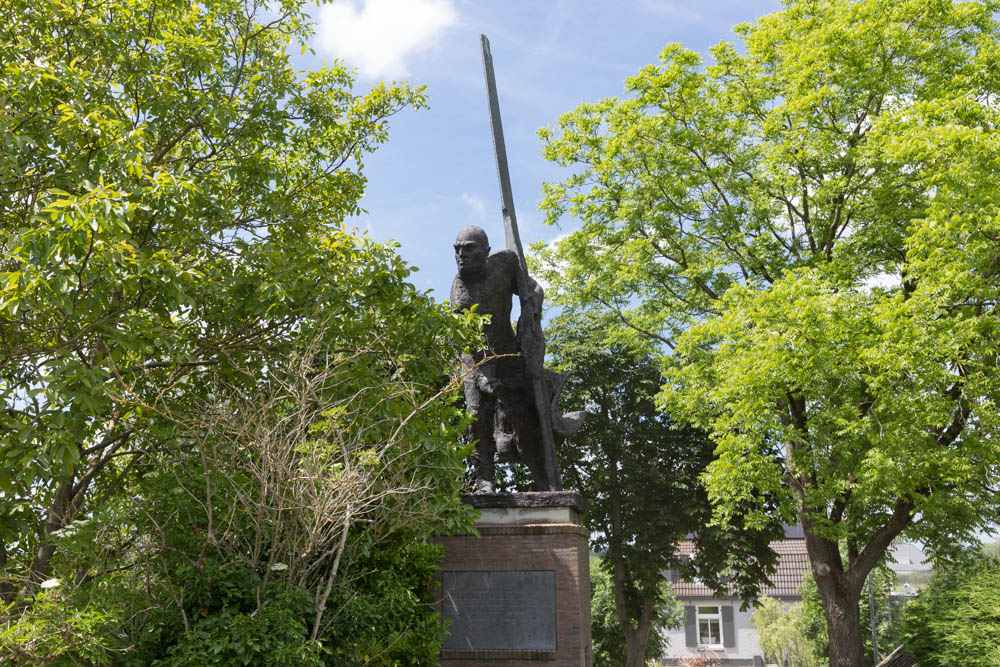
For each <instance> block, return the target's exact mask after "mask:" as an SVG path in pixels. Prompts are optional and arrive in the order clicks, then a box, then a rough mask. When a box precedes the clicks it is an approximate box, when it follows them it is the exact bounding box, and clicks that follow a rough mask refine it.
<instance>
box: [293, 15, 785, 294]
mask: <svg viewBox="0 0 1000 667" xmlns="http://www.w3.org/2000/svg"><path fill="white" fill-rule="evenodd" d="M778 8H779V3H778V1H777V0H713V1H712V2H704V3H683V2H675V1H673V0H624V1H614V2H609V1H600V0H503V1H486V0H335V1H334V2H333V3H332V4H330V5H324V6H323V7H320V8H319V9H318V10H316V13H315V16H316V19H317V34H316V37H315V38H314V40H313V42H312V44H311V46H312V47H313V49H314V50H315V52H316V55H315V57H308V56H307V57H306V58H302V59H298V64H299V65H300V66H302V67H317V66H319V65H320V64H321V62H322V61H327V62H329V61H331V60H332V59H334V58H339V59H341V60H343V61H344V62H346V63H347V64H348V65H349V66H351V67H353V68H355V69H357V71H358V74H359V81H358V87H357V89H358V91H361V90H363V89H365V88H367V87H369V86H370V85H371V84H372V83H373V82H376V81H379V80H386V81H391V80H406V81H408V82H410V83H411V84H424V85H426V86H427V92H428V94H429V96H430V105H431V108H430V109H429V110H423V111H419V112H414V111H405V112H403V113H401V114H400V115H398V116H396V117H395V118H393V119H392V122H391V130H390V139H389V142H388V144H386V145H385V146H383V147H382V148H381V149H380V150H379V151H378V152H377V153H376V154H374V155H372V156H370V157H369V158H368V160H367V163H366V165H365V167H366V174H367V176H368V179H369V185H368V190H367V193H366V195H365V197H364V199H363V201H362V206H363V207H364V208H365V209H366V210H367V211H368V213H367V214H366V215H362V216H361V217H358V218H354V219H352V220H350V221H349V222H348V224H349V225H351V226H356V227H358V228H359V229H361V230H363V231H367V233H368V234H369V235H370V236H371V237H372V238H374V239H376V240H379V241H387V240H390V239H392V240H395V241H397V242H398V243H399V244H400V248H399V252H400V254H401V255H402V256H403V258H404V259H406V260H407V261H408V262H409V263H410V264H412V265H414V266H416V267H418V268H419V269H420V271H419V272H418V273H416V274H414V276H413V278H412V280H413V282H414V284H415V285H416V286H417V287H418V288H420V289H422V290H432V291H433V293H434V296H435V297H436V298H438V299H442V300H443V299H446V298H447V296H448V291H449V289H450V286H451V280H452V277H453V276H454V273H455V265H454V261H453V257H452V251H451V244H452V242H453V241H454V238H455V234H456V233H457V232H458V230H459V229H460V228H461V227H463V226H464V225H468V224H476V225H479V226H481V227H483V228H484V229H486V232H487V234H488V235H489V237H490V241H491V244H492V245H493V248H494V250H496V249H498V248H500V247H502V246H503V221H502V218H501V216H500V195H499V186H498V184H497V175H496V165H495V163H494V157H493V145H492V140H491V135H490V127H489V116H488V113H487V106H486V93H485V85H484V83H483V73H482V63H481V58H480V50H479V35H480V33H485V34H486V35H487V36H488V37H489V39H490V44H491V51H492V54H493V61H494V68H495V71H496V78H497V88H498V93H499V98H500V107H501V112H502V116H503V126H504V135H505V139H506V143H507V155H508V160H509V162H510V171H511V181H512V188H513V192H514V200H515V207H516V211H517V218H518V223H519V227H520V232H521V240H522V242H523V243H524V244H525V246H527V245H528V244H529V243H531V242H534V241H538V240H541V239H546V240H550V239H552V238H555V237H556V236H558V235H559V234H560V233H563V232H564V231H566V227H565V226H564V228H563V229H562V230H560V229H557V228H552V227H546V226H544V225H543V224H542V214H541V213H540V211H539V210H538V201H539V199H540V197H541V186H542V182H543V181H555V180H560V179H562V178H564V177H565V176H567V175H568V173H569V172H567V171H566V170H563V169H560V168H558V167H556V166H555V165H552V164H550V163H548V162H546V161H545V160H543V159H542V156H541V147H542V145H541V142H540V141H539V139H538V138H537V135H536V132H537V130H538V129H539V128H541V127H544V126H549V125H554V124H555V122H556V119H557V118H558V116H559V115H560V114H562V113H565V112H567V111H570V110H572V109H573V108H574V107H575V106H576V105H578V104H580V103H582V102H591V101H596V100H599V99H603V98H605V97H609V96H618V95H621V94H622V92H623V90H624V81H625V78H626V77H628V76H630V75H632V74H634V73H635V72H636V71H637V70H638V69H639V68H640V67H641V66H643V65H645V64H647V63H651V62H655V61H656V59H657V57H658V55H659V53H660V51H661V50H662V49H663V47H664V46H665V45H666V44H667V43H670V42H681V43H683V44H685V45H686V46H687V47H688V48H692V49H695V50H696V51H699V52H700V53H703V54H704V53H707V49H708V47H709V46H710V45H712V44H715V43H717V42H719V41H720V40H733V38H734V37H733V33H732V26H734V25H736V24H737V23H741V22H744V21H752V20H754V19H755V18H756V17H758V16H761V15H763V14H766V13H769V12H772V11H775V10H777V9H778Z"/></svg>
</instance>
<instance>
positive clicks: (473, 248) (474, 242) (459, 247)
mask: <svg viewBox="0 0 1000 667" xmlns="http://www.w3.org/2000/svg"><path fill="white" fill-rule="evenodd" d="M489 254H490V246H489V244H488V243H487V241H486V239H485V238H484V235H482V234H476V233H473V232H471V231H466V230H462V232H461V233H460V234H459V235H458V238H457V239H455V263H456V264H457V265H458V274H459V275H460V276H462V277H463V278H473V277H476V276H480V275H482V274H483V273H484V272H485V271H486V258H487V257H488V256H489Z"/></svg>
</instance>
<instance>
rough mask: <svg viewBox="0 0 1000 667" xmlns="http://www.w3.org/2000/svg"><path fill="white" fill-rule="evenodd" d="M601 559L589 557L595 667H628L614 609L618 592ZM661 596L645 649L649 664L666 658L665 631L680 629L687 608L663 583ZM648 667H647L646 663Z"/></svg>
mask: <svg viewBox="0 0 1000 667" xmlns="http://www.w3.org/2000/svg"><path fill="white" fill-rule="evenodd" d="M614 588H615V587H614V584H613V583H612V581H611V576H610V575H608V573H607V571H606V569H605V568H604V567H603V565H602V559H601V558H600V557H599V556H591V557H590V614H591V617H592V630H591V637H592V639H593V643H594V667H619V666H620V665H624V664H626V659H627V657H628V646H627V645H626V643H625V635H624V634H622V630H621V622H620V621H619V620H618V612H617V611H616V609H615V590H614ZM660 589H661V590H660V594H659V596H658V597H657V600H656V609H654V610H653V613H652V616H653V618H654V619H655V620H654V622H653V627H652V628H651V629H650V633H649V641H648V643H647V645H646V661H649V660H655V659H656V658H658V657H660V656H661V655H663V650H664V649H665V648H666V641H665V639H666V638H665V637H664V635H663V631H664V630H667V629H669V628H677V627H680V626H681V625H682V624H683V623H684V607H683V605H681V604H680V602H678V601H677V598H675V597H674V594H673V591H672V590H671V589H670V584H669V582H667V581H664V580H661V581H660ZM643 664H645V663H643Z"/></svg>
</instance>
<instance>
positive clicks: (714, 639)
mask: <svg viewBox="0 0 1000 667" xmlns="http://www.w3.org/2000/svg"><path fill="white" fill-rule="evenodd" d="M697 621H698V645H699V646H704V647H706V648H713V649H719V648H722V610H721V609H720V608H719V607H698V616H697Z"/></svg>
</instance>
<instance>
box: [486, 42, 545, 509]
mask: <svg viewBox="0 0 1000 667" xmlns="http://www.w3.org/2000/svg"><path fill="white" fill-rule="evenodd" d="M479 38H480V41H481V43H482V48H483V73H484V74H485V76H486V95H487V101H488V102H489V108H490V128H491V129H492V130H493V151H494V153H495V154H496V160H497V176H498V177H499V179H500V201H501V205H502V207H503V225H504V232H505V234H506V237H507V248H508V249H510V250H513V251H514V252H515V253H517V260H518V263H519V265H520V271H518V277H517V291H518V294H519V295H520V297H521V299H522V300H523V299H524V298H525V297H526V296H527V294H528V264H527V262H526V261H525V259H524V249H523V248H522V247H521V237H520V235H519V234H518V231H517V216H516V215H515V214H514V196H513V194H511V189H510V171H509V170H508V168H507V146H506V144H504V140H503V126H502V125H501V124H500V102H499V100H498V98H497V84H496V78H495V76H494V74H493V56H492V54H491V53H490V41H489V40H488V39H486V35H480V36H479ZM519 324H520V323H519ZM530 325H531V326H532V327H533V328H534V329H535V330H534V331H533V332H532V336H531V337H532V339H533V340H535V341H536V342H537V343H538V344H537V345H536V346H535V349H531V350H522V352H524V353H525V355H526V357H527V358H526V363H525V366H526V370H527V374H528V380H529V381H530V383H531V388H532V392H533V395H534V399H535V408H536V410H537V412H538V423H539V427H540V429H541V432H542V449H543V454H544V457H545V473H546V477H548V480H547V486H548V487H549V488H548V489H547V490H549V491H561V490H562V481H561V480H560V475H559V463H558V461H557V460H556V444H555V436H554V434H553V431H552V414H551V411H550V410H549V401H548V398H547V396H546V392H545V385H544V383H543V372H542V362H543V361H544V357H545V342H544V340H545V339H544V338H543V336H542V323H541V320H540V319H539V320H537V321H536V320H533V321H532V322H531V323H530ZM520 337H521V336H519V338H520Z"/></svg>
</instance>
